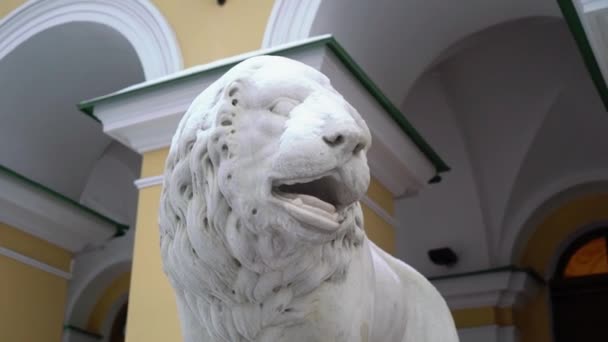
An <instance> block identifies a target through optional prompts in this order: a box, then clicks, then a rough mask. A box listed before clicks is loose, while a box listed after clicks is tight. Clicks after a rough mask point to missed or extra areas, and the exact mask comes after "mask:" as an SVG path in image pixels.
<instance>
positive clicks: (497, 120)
mask: <svg viewBox="0 0 608 342" xmlns="http://www.w3.org/2000/svg"><path fill="white" fill-rule="evenodd" d="M407 95H408V96H407V99H406V100H405V101H404V103H403V105H402V110H403V112H404V113H407V115H408V118H409V119H410V120H411V121H412V122H413V124H414V126H416V127H417V128H418V129H419V130H420V132H421V133H422V135H423V136H425V138H427V139H428V141H429V142H430V144H431V145H432V146H433V147H435V148H436V149H437V151H438V152H439V154H440V155H442V156H443V157H444V158H445V159H446V160H447V162H448V164H450V165H451V166H452V167H453V171H452V172H451V173H448V174H446V175H445V177H444V178H445V179H444V181H443V182H442V183H441V184H439V185H435V186H433V187H431V188H430V189H429V190H428V191H427V193H426V194H425V193H423V194H422V195H421V196H420V197H419V198H414V199H408V200H402V201H400V202H399V204H398V206H399V210H398V211H397V212H398V213H399V222H400V223H401V224H402V225H403V226H402V227H399V229H398V240H399V241H398V246H399V248H400V256H401V257H402V258H403V259H405V260H407V261H408V262H410V263H412V264H414V266H416V267H417V268H419V269H421V270H423V272H425V273H426V274H442V273H445V272H446V271H447V272H462V271H470V270H475V269H480V268H486V267H494V266H502V265H506V264H509V263H511V262H512V258H513V250H514V248H515V249H517V248H516V246H515V244H516V242H518V243H522V242H521V241H520V240H521V239H518V237H519V235H520V234H521V233H522V232H521V231H522V227H524V226H525V223H526V219H528V218H529V215H530V213H531V212H534V209H535V208H537V207H540V206H542V205H543V201H544V200H546V199H548V198H551V197H552V196H554V195H555V194H556V193H560V192H561V191H563V190H564V189H565V188H567V187H571V186H574V185H576V184H577V182H578V183H584V182H585V181H598V180H601V178H598V175H599V174H601V172H603V171H605V170H608V158H607V157H606V156H605V153H604V152H603V150H604V146H607V144H608V138H606V134H605V131H606V129H608V115H606V113H605V110H604V108H603V106H602V103H601V101H600V98H599V96H598V93H597V92H596V90H595V88H594V87H593V84H592V82H591V80H590V78H589V75H588V73H587V71H586V69H585V66H584V64H583V62H582V60H581V58H580V54H579V52H578V50H577V48H576V45H575V43H574V41H573V39H572V37H571V35H570V32H569V30H568V28H567V26H566V24H565V22H564V21H563V20H560V19H553V18H529V19H522V20H517V21H512V22H510V23H505V24H502V25H498V26H495V27H492V28H488V29H486V30H484V31H482V32H479V33H477V34H474V35H471V36H469V37H468V38H467V39H465V40H463V41H461V42H458V43H457V44H456V45H455V46H452V47H450V48H447V49H446V52H444V53H443V54H442V56H441V57H440V59H439V62H437V63H435V64H434V66H433V67H432V68H431V69H430V70H428V71H427V72H426V73H424V74H423V76H422V77H420V78H419V80H418V81H417V82H416V83H415V85H414V86H413V87H412V89H411V91H410V92H409V93H408V94H407ZM605 174H606V173H604V176H603V177H604V179H605V178H606V177H607V176H605ZM555 184H558V185H561V188H560V187H559V186H558V187H555ZM548 189H549V190H548ZM526 215H527V216H526ZM530 229H533V227H532V228H530ZM523 242H524V243H525V241H523ZM443 246H450V247H452V248H454V249H455V250H456V251H457V253H459V254H460V256H461V262H460V264H459V265H457V266H456V267H454V268H453V269H451V270H445V269H442V268H440V267H437V266H434V265H432V264H431V263H430V262H429V260H428V258H427V257H426V251H428V250H429V249H432V248H438V247H443Z"/></svg>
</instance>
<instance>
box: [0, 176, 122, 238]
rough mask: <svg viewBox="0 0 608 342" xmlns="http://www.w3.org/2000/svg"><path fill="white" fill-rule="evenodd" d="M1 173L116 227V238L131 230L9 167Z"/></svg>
mask: <svg viewBox="0 0 608 342" xmlns="http://www.w3.org/2000/svg"><path fill="white" fill-rule="evenodd" d="M0 172H1V173H4V174H6V175H9V176H11V177H13V178H17V179H18V180H20V181H22V182H24V183H26V184H28V185H30V186H32V187H34V188H37V189H38V190H40V191H42V192H45V193H47V194H49V195H51V196H53V197H55V198H57V199H58V200H60V201H62V202H65V203H67V204H69V205H71V206H74V207H76V208H78V209H79V210H81V211H84V212H86V213H87V214H90V215H93V216H95V217H97V218H99V219H101V220H103V221H105V222H106V223H108V224H110V225H112V226H114V227H115V229H116V232H115V233H114V237H118V236H123V235H125V234H126V232H127V230H129V226H128V225H125V224H122V223H118V222H116V221H114V220H113V219H111V218H109V217H107V216H105V215H103V214H100V213H98V212H97V211H95V210H93V209H91V208H89V207H87V206H84V205H82V204H80V203H78V202H76V201H74V200H73V199H71V198H69V197H67V196H65V195H63V194H61V193H59V192H57V191H55V190H53V189H50V188H48V187H46V186H44V185H42V184H40V183H38V182H36V181H34V180H31V179H29V178H27V177H25V176H24V175H22V174H20V173H18V172H16V171H14V170H11V169H9V168H8V167H6V166H4V165H0Z"/></svg>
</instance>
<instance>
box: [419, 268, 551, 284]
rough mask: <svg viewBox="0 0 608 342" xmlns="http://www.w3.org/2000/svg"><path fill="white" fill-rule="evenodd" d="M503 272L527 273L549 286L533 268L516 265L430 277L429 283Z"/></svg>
mask: <svg viewBox="0 0 608 342" xmlns="http://www.w3.org/2000/svg"><path fill="white" fill-rule="evenodd" d="M502 272H513V273H518V272H519V273H525V274H527V275H529V276H530V277H531V278H532V279H534V280H535V281H536V282H537V283H539V284H541V285H546V284H547V282H546V281H545V279H543V277H541V276H540V275H539V274H538V273H536V271H535V270H534V269H533V268H530V267H517V266H515V265H508V266H501V267H495V268H488V269H483V270H477V271H471V272H464V273H456V274H448V275H443V276H436V277H428V278H427V279H428V280H429V281H438V280H444V279H454V278H465V277H474V276H478V275H482V274H489V273H502Z"/></svg>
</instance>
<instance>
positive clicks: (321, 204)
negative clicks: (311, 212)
mask: <svg viewBox="0 0 608 342" xmlns="http://www.w3.org/2000/svg"><path fill="white" fill-rule="evenodd" d="M296 198H299V199H301V200H302V202H303V203H304V204H306V205H309V206H311V207H315V208H319V209H321V210H323V211H325V212H328V213H335V212H336V207H334V206H333V205H332V204H331V203H327V202H325V201H322V200H320V199H318V198H316V197H314V196H309V195H304V194H298V195H296Z"/></svg>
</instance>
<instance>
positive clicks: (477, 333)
mask: <svg viewBox="0 0 608 342" xmlns="http://www.w3.org/2000/svg"><path fill="white" fill-rule="evenodd" d="M458 337H459V339H460V341H461V342H482V341H483V342H517V341H519V338H518V332H517V329H516V328H515V327H514V326H498V325H495V324H492V325H484V326H480V327H473V328H463V329H458Z"/></svg>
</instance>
